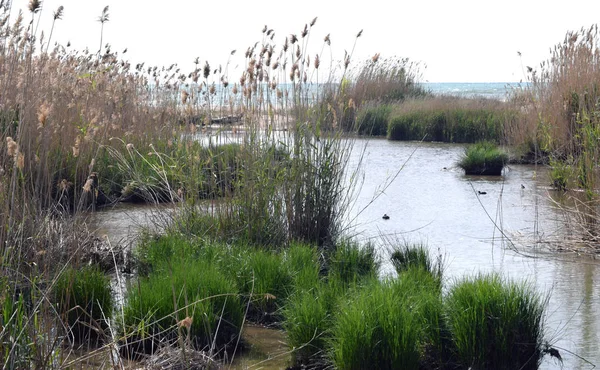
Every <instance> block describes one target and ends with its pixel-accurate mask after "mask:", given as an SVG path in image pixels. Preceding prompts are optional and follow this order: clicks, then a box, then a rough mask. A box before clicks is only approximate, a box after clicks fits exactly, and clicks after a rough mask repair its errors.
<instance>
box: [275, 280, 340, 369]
mask: <svg viewBox="0 0 600 370" xmlns="http://www.w3.org/2000/svg"><path fill="white" fill-rule="evenodd" d="M345 294H346V289H344V288H343V286H342V284H335V283H334V282H328V283H327V282H325V281H321V282H318V283H317V284H314V285H313V286H312V287H311V289H306V290H302V289H297V290H296V291H295V293H294V294H293V295H291V296H290V297H289V298H288V301H287V302H286V304H285V306H284V308H283V317H284V318H285V320H284V322H283V327H284V329H285V331H286V334H287V338H288V345H289V347H290V349H291V350H293V352H292V361H293V364H294V365H295V366H307V367H309V368H321V367H325V366H327V365H328V364H330V360H329V358H328V354H329V341H330V340H331V328H332V326H333V322H334V319H335V315H336V310H337V308H338V307H339V305H340V303H341V302H342V301H343V300H344V297H345Z"/></svg>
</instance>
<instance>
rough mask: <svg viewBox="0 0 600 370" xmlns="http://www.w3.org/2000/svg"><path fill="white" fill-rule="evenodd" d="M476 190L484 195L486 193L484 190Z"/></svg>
mask: <svg viewBox="0 0 600 370" xmlns="http://www.w3.org/2000/svg"><path fill="white" fill-rule="evenodd" d="M477 192H478V193H479V194H481V195H486V194H487V193H486V192H485V191H481V190H478V191H477Z"/></svg>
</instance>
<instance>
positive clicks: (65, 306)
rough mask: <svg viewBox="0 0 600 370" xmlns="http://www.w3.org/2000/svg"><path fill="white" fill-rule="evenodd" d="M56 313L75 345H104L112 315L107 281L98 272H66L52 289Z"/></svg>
mask: <svg viewBox="0 0 600 370" xmlns="http://www.w3.org/2000/svg"><path fill="white" fill-rule="evenodd" d="M53 291H54V299H55V302H56V303H57V305H58V312H59V313H60V315H61V317H63V319H64V320H65V324H66V326H67V327H68V328H69V330H70V333H69V337H71V336H72V337H73V338H74V339H75V340H77V341H84V340H88V339H90V340H98V341H100V342H101V341H103V340H104V336H105V335H106V333H105V330H106V329H107V328H108V321H109V320H110V319H111V317H112V314H113V306H114V299H113V296H112V291H111V287H110V279H109V278H108V276H106V275H104V273H103V272H102V271H100V269H99V268H96V267H93V266H92V267H83V268H81V269H75V268H73V267H69V268H67V269H66V270H65V271H64V272H63V273H62V274H61V275H60V276H59V277H58V279H57V281H56V284H55V285H54V290H53Z"/></svg>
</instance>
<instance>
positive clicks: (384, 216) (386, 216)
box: [382, 214, 390, 220]
mask: <svg viewBox="0 0 600 370" xmlns="http://www.w3.org/2000/svg"><path fill="white" fill-rule="evenodd" d="M382 218H383V219H384V220H389V219H390V216H388V215H387V214H384V215H383V217H382Z"/></svg>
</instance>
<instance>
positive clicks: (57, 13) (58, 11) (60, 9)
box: [54, 5, 65, 20]
mask: <svg viewBox="0 0 600 370" xmlns="http://www.w3.org/2000/svg"><path fill="white" fill-rule="evenodd" d="M64 9H65V7H64V6H62V5H61V6H59V7H58V9H56V10H55V11H54V20H57V19H62V16H63V10H64Z"/></svg>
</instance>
